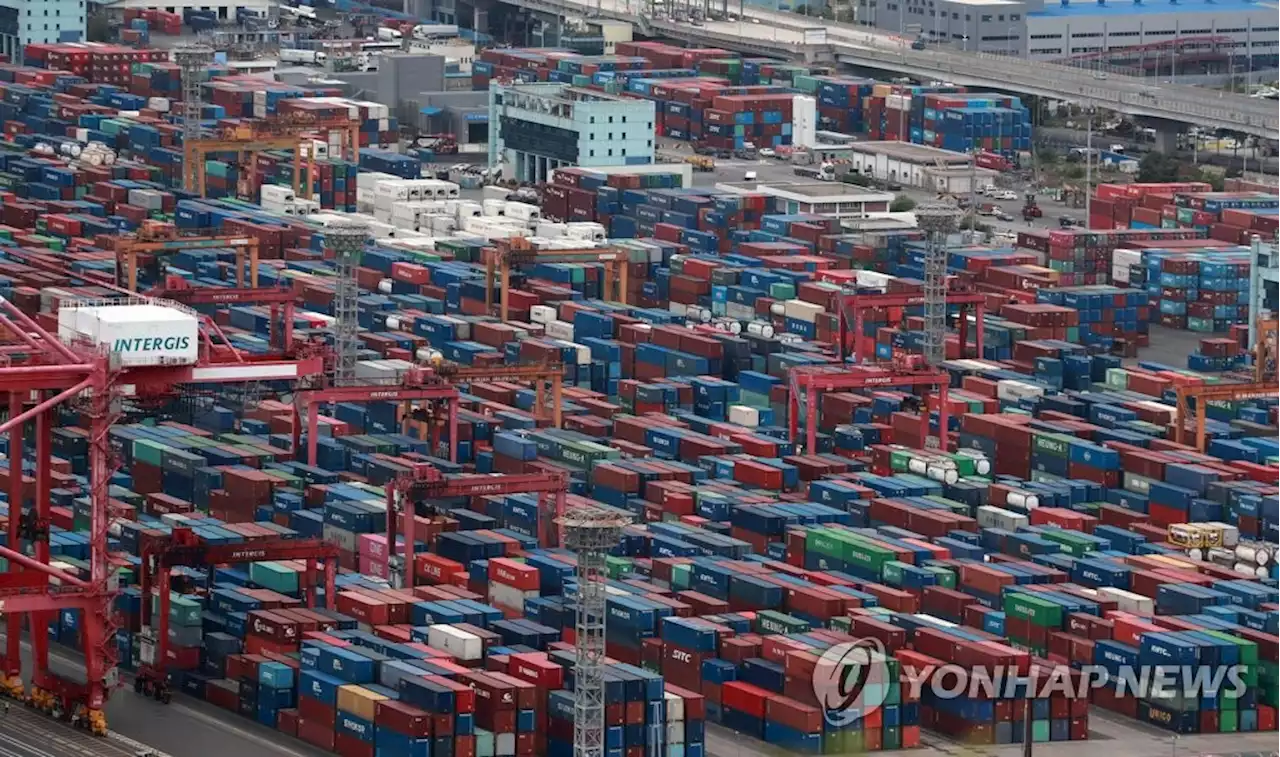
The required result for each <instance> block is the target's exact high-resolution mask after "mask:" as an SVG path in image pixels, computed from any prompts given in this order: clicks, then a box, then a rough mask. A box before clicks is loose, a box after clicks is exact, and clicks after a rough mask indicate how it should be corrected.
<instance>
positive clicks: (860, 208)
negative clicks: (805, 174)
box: [716, 181, 893, 218]
mask: <svg viewBox="0 0 1280 757" xmlns="http://www.w3.org/2000/svg"><path fill="white" fill-rule="evenodd" d="M716 189H720V190H723V191H726V192H733V193H736V194H755V193H758V194H761V195H764V196H766V197H771V198H774V199H775V200H776V201H777V202H779V203H780V205H781V208H782V210H783V212H785V213H813V214H815V215H820V216H828V217H831V218H859V217H861V216H865V215H866V214H868V213H887V212H889V205H890V204H891V203H892V202H893V193H892V192H879V191H876V190H871V189H865V188H863V187H859V186H857V185H854V184H846V183H844V182H839V181H814V182H802V181H795V182H789V181H781V182H768V183H765V182H761V183H756V182H738V183H729V184H717V185H716Z"/></svg>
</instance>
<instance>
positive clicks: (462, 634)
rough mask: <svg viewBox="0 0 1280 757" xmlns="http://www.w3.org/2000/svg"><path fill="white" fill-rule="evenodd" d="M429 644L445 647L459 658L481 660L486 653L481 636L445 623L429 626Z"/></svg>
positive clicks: (437, 647) (445, 649)
mask: <svg viewBox="0 0 1280 757" xmlns="http://www.w3.org/2000/svg"><path fill="white" fill-rule="evenodd" d="M427 645H428V646H432V647H435V648H436V649H443V650H444V651H446V652H448V653H449V654H451V655H453V656H454V657H456V658H458V659H459V660H479V659H480V657H481V656H482V655H483V654H484V647H483V644H482V643H481V641H480V637H479V636H476V635H475V634H473V633H468V632H466V631H462V630H459V629H457V628H454V627H453V626H448V625H444V624H443V623H440V624H437V625H434V626H430V627H428V628H427Z"/></svg>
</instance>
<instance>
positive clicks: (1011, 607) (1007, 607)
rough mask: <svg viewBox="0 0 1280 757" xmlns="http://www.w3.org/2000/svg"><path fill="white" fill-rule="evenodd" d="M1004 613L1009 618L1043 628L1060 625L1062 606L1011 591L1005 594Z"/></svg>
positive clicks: (1031, 595) (1024, 593)
mask: <svg viewBox="0 0 1280 757" xmlns="http://www.w3.org/2000/svg"><path fill="white" fill-rule="evenodd" d="M1004 612H1005V614H1006V615H1008V616H1009V617H1011V618H1021V619H1023V620H1029V621H1031V623H1032V624H1033V625H1037V626H1042V627H1045V628H1057V627H1060V626H1061V625H1062V605H1060V604H1057V603H1055V602H1050V601H1049V600H1047V599H1041V598H1040V597H1037V596H1035V595H1033V594H1028V593H1026V592H1021V591H1011V592H1009V593H1008V594H1005V595H1004Z"/></svg>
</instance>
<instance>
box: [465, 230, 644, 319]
mask: <svg viewBox="0 0 1280 757" xmlns="http://www.w3.org/2000/svg"><path fill="white" fill-rule="evenodd" d="M582 261H586V262H592V261H594V262H598V263H604V264H605V277H606V278H605V289H604V291H603V292H601V295H602V296H603V297H605V298H606V299H608V298H609V296H610V292H609V288H610V286H611V285H616V287H617V297H616V299H614V300H613V301H614V302H620V303H622V304H624V305H625V304H627V261H628V259H627V251H626V250H623V249H619V248H614V247H600V248H585V249H581V250H539V249H536V248H535V247H534V246H533V243H532V242H530V241H529V240H528V239H525V238H524V237H515V238H512V239H495V240H494V245H493V247H489V248H486V249H485V251H484V263H485V274H484V284H485V287H484V307H485V312H486V313H491V312H493V285H494V282H495V280H496V281H497V282H498V283H499V284H500V289H499V299H500V300H501V303H500V304H499V313H500V315H501V317H502V322H503V323H506V322H507V321H509V320H510V311H511V296H510V295H511V269H512V268H513V267H515V266H520V265H526V264H529V263H572V262H582Z"/></svg>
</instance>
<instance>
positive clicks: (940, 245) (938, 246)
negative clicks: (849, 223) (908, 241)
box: [915, 202, 960, 367]
mask: <svg viewBox="0 0 1280 757" xmlns="http://www.w3.org/2000/svg"><path fill="white" fill-rule="evenodd" d="M915 214H916V223H917V224H919V226H920V228H921V229H922V230H923V231H924V232H925V234H926V235H927V240H926V246H925V255H924V357H925V362H927V363H928V364H929V365H931V366H935V367H936V366H937V365H938V364H939V363H941V362H942V361H943V360H944V359H946V342H945V341H944V340H945V338H946V333H947V237H948V236H949V235H950V234H951V233H952V232H954V231H955V230H956V228H957V226H958V222H959V219H960V209H959V208H957V207H956V206H954V205H947V204H945V203H940V202H929V203H924V204H922V205H918V206H916V208H915Z"/></svg>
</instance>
